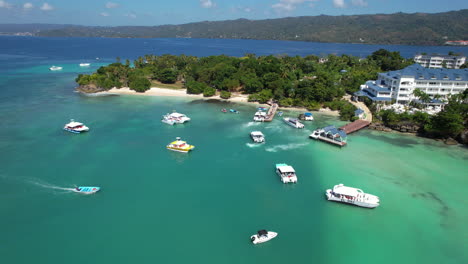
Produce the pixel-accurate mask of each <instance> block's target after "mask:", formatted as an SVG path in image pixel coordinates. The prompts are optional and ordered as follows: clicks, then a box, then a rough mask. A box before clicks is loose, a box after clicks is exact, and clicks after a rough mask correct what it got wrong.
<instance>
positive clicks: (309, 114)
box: [302, 112, 314, 121]
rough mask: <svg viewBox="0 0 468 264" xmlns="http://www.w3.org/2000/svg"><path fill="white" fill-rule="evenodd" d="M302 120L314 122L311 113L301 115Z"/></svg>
mask: <svg viewBox="0 0 468 264" xmlns="http://www.w3.org/2000/svg"><path fill="white" fill-rule="evenodd" d="M302 118H303V119H302V120H305V121H313V120H314V116H313V115H312V113H309V112H305V113H304V114H302Z"/></svg>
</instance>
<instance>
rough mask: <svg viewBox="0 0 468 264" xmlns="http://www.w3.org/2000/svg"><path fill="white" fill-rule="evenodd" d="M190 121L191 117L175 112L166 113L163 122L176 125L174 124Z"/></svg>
mask: <svg viewBox="0 0 468 264" xmlns="http://www.w3.org/2000/svg"><path fill="white" fill-rule="evenodd" d="M188 121H190V118H189V117H188V116H186V115H184V114H181V113H177V112H173V113H172V114H166V115H164V116H163V118H162V120H161V122H163V123H166V124H169V125H174V124H183V123H185V122H188Z"/></svg>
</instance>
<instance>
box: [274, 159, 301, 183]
mask: <svg viewBox="0 0 468 264" xmlns="http://www.w3.org/2000/svg"><path fill="white" fill-rule="evenodd" d="M276 174H278V176H280V178H281V181H282V182H283V183H289V182H292V183H297V175H296V171H295V170H294V168H293V167H292V166H289V165H288V164H285V163H279V164H276Z"/></svg>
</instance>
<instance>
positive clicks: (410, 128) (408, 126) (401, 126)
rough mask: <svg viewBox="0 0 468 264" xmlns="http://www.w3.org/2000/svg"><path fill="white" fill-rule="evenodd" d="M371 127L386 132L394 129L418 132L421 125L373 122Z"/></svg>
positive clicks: (404, 131)
mask: <svg viewBox="0 0 468 264" xmlns="http://www.w3.org/2000/svg"><path fill="white" fill-rule="evenodd" d="M369 129H374V130H378V131H385V132H390V131H392V130H395V131H399V132H403V133H414V134H416V133H418V132H419V130H420V127H419V126H418V125H415V124H410V123H406V124H396V125H392V126H385V125H384V124H382V123H372V124H370V125H369Z"/></svg>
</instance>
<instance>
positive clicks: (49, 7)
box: [41, 3, 54, 11]
mask: <svg viewBox="0 0 468 264" xmlns="http://www.w3.org/2000/svg"><path fill="white" fill-rule="evenodd" d="M41 10H43V11H51V10H54V7H53V6H51V5H49V4H48V3H44V4H42V6H41Z"/></svg>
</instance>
